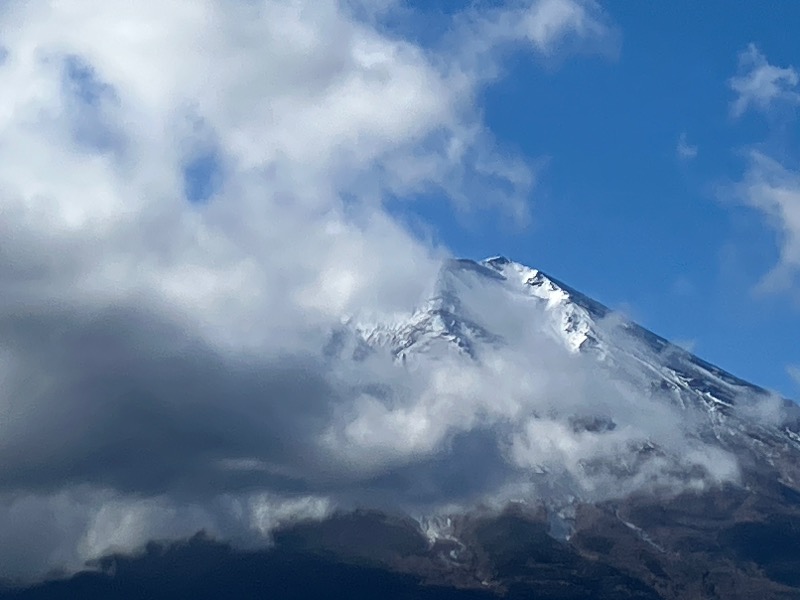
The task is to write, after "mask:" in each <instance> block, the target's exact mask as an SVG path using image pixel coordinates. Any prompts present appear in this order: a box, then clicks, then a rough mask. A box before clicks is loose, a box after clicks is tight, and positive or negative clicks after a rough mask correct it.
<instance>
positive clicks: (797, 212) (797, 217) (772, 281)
mask: <svg viewBox="0 0 800 600" xmlns="http://www.w3.org/2000/svg"><path fill="white" fill-rule="evenodd" d="M736 193H737V197H738V198H739V199H740V200H741V201H742V202H743V203H744V204H746V205H748V206H750V207H752V208H755V209H757V210H758V211H759V212H761V213H762V214H763V215H764V217H765V219H766V222H767V224H768V225H769V226H770V227H772V228H773V229H774V230H775V232H776V236H777V243H778V249H779V254H778V263H777V264H776V265H775V266H774V267H773V269H772V270H771V271H770V272H769V273H768V274H767V275H766V276H765V277H764V279H763V280H762V281H761V284H760V288H761V289H762V290H764V291H787V290H793V289H795V286H796V284H797V276H798V272H800V172H798V171H795V170H792V169H789V168H787V167H785V166H784V165H783V164H781V163H780V162H778V161H776V160H774V159H773V158H770V157H769V156H766V155H765V154H762V153H760V152H758V151H755V150H753V151H751V152H750V153H749V155H748V167H747V170H746V172H745V175H744V178H743V179H742V181H741V182H740V183H739V184H738V185H737V186H736Z"/></svg>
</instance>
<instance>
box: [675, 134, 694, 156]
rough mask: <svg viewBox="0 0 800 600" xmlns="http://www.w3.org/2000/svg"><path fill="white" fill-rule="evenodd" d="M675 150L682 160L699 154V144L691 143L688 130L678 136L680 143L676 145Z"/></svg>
mask: <svg viewBox="0 0 800 600" xmlns="http://www.w3.org/2000/svg"><path fill="white" fill-rule="evenodd" d="M675 152H676V153H677V155H678V158H680V159H681V160H690V159H692V158H695V157H696V156H697V146H695V145H693V144H690V143H689V140H688V138H687V136H686V132H683V133H681V134H680V136H678V144H677V146H676V147H675Z"/></svg>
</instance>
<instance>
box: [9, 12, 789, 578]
mask: <svg viewBox="0 0 800 600" xmlns="http://www.w3.org/2000/svg"><path fill="white" fill-rule="evenodd" d="M390 18H391V19H400V20H402V19H411V20H413V19H414V18H415V17H414V15H413V14H409V13H408V12H407V10H406V9H405V8H403V7H402V6H400V5H399V4H396V3H394V2H391V1H389V2H380V3H364V2H358V1H350V2H346V1H344V0H342V1H340V2H336V1H333V0H325V1H315V2H305V1H303V0H293V1H270V2H241V3H223V2H214V1H211V0H201V1H192V2H177V3H169V4H164V3H160V2H151V1H145V2H138V3H136V4H135V5H133V4H131V3H127V2H115V1H109V2H104V3H102V4H101V5H98V4H97V3H93V2H83V1H75V2H70V3H50V2H44V1H41V2H40V1H30V2H16V1H12V2H7V3H4V4H3V5H2V7H0V43H1V44H2V46H3V52H2V54H1V55H0V56H2V59H0V86H2V88H3V89H4V90H6V91H5V92H4V94H3V95H2V98H0V132H1V133H2V135H0V211H1V212H2V218H0V538H2V539H3V540H4V544H3V545H2V547H0V565H2V569H3V571H2V572H0V576H2V577H9V578H22V579H26V578H31V577H38V576H40V575H42V574H43V573H45V572H47V571H48V570H50V569H58V568H65V569H75V568H79V567H80V566H81V565H82V564H83V563H84V561H86V560H88V559H90V558H93V557H97V556H99V555H101V554H103V553H105V552H107V551H108V550H110V549H132V548H136V547H138V546H140V545H141V544H143V543H145V542H146V541H147V540H149V539H153V538H162V537H180V536H186V535H190V534H192V533H194V532H196V531H197V530H199V529H206V530H207V531H209V532H211V533H212V534H214V535H219V536H221V537H224V538H226V539H234V540H237V541H239V542H240V543H259V542H263V541H264V540H266V539H267V537H268V534H269V531H270V530H271V529H272V528H273V527H274V526H276V525H277V524H279V523H282V522H285V521H286V520H290V519H296V518H306V517H321V516H324V515H325V514H327V513H328V512H329V511H330V510H332V509H333V508H334V507H338V506H344V507H349V506H353V505H370V506H381V507H383V506H388V505H393V506H399V507H401V508H404V509H407V510H411V511H434V512H435V511H443V510H450V509H452V508H453V507H459V506H468V505H473V504H475V503H479V502H480V503H491V502H500V501H502V500H506V499H509V498H513V497H517V496H518V495H520V494H521V495H525V494H534V495H536V496H537V497H548V496H552V497H554V498H560V499H563V498H567V497H570V496H574V495H583V496H585V497H586V498H606V497H609V496H611V495H613V494H617V493H625V492H627V491H630V490H632V489H640V488H641V487H643V486H644V487H646V486H653V485H659V486H667V487H669V488H674V487H676V486H677V487H678V488H682V487H683V486H702V485H707V484H714V483H715V482H721V481H736V480H737V479H738V477H739V469H738V464H737V461H736V459H735V457H734V456H733V455H732V454H731V453H730V452H728V451H726V450H724V449H720V448H719V447H718V446H716V445H714V444H710V443H708V440H706V439H704V438H703V436H702V435H700V433H698V431H700V429H698V427H699V425H698V426H697V427H696V423H695V422H694V421H693V419H694V418H695V416H693V415H694V413H692V412H686V411H682V410H680V409H679V407H677V406H676V405H674V403H670V401H669V400H668V399H665V398H664V397H662V396H663V395H665V394H666V392H664V394H662V392H661V391H655V392H653V394H652V397H651V396H648V397H647V398H642V394H641V384H642V381H639V380H637V379H635V372H634V371H631V370H628V371H625V370H624V369H623V370H620V371H618V373H619V375H612V376H610V375H608V374H607V371H606V370H605V369H604V368H602V367H601V366H599V365H598V363H597V360H596V357H594V356H590V357H587V356H584V355H583V354H581V353H580V352H576V351H575V350H576V348H573V347H570V346H569V345H567V346H565V345H564V343H563V339H562V338H559V337H558V336H555V337H553V336H552V335H545V334H546V333H547V332H548V331H551V329H552V322H551V321H550V320H549V317H548V316H547V315H548V314H549V313H546V312H542V310H541V306H540V304H538V303H539V301H540V300H542V298H537V297H533V296H530V295H528V296H526V295H525V294H524V293H521V292H520V291H519V290H520V289H523V290H524V289H527V288H519V285H521V284H522V283H524V282H522V281H516V282H514V285H515V286H517V287H513V286H512V284H511V283H509V282H510V281H511V279H509V278H508V277H509V275H508V274H507V273H505V272H503V273H499V272H497V271H494V275H492V274H491V273H492V271H491V269H490V267H488V266H486V265H482V266H480V265H478V266H476V267H475V269H470V268H453V267H452V264H453V263H451V262H447V261H446V259H447V258H448V255H449V253H448V251H447V249H445V248H441V247H438V246H436V245H435V244H432V243H430V242H428V241H425V240H421V239H419V237H418V236H415V235H413V234H412V233H410V232H409V230H408V229H407V228H406V226H405V225H404V223H403V221H402V219H401V218H398V217H397V216H396V214H397V211H396V207H397V204H398V202H400V200H398V198H399V197H402V196H404V195H409V194H412V193H420V192H425V191H428V190H431V189H435V190H438V191H440V192H443V193H444V194H445V195H447V196H448V197H449V198H451V199H452V200H453V202H454V203H455V204H456V206H458V207H459V208H460V209H462V210H473V211H483V210H487V209H489V210H490V211H491V212H492V213H495V212H499V213H502V214H505V215H506V217H507V218H510V219H512V220H519V221H524V220H526V219H528V218H529V217H530V215H529V209H528V205H527V198H528V195H529V193H530V191H531V189H532V187H533V182H534V180H535V168H534V166H533V165H531V164H528V163H526V162H525V161H523V160H522V159H519V158H515V157H514V156H509V154H508V153H507V152H505V151H504V150H503V149H502V148H499V147H498V146H497V144H496V143H495V142H494V141H493V139H492V136H491V134H490V132H489V131H488V130H487V128H486V127H485V126H484V124H483V123H482V120H481V107H480V105H479V98H480V93H481V90H482V89H483V86H485V85H486V84H487V82H489V81H491V80H492V79H494V78H495V77H498V76H499V74H500V73H501V72H502V60H501V59H502V58H503V56H504V54H505V53H506V52H508V51H509V48H516V49H520V48H523V49H524V50H525V51H526V52H529V53H532V54H533V55H534V56H536V57H538V58H539V59H541V60H551V59H553V57H555V56H558V57H560V58H564V57H565V56H566V55H567V54H571V53H580V52H582V51H585V50H587V51H600V52H605V51H607V50H608V48H609V45H610V46H613V44H614V43H615V42H614V35H613V28H612V27H611V26H610V25H608V23H607V20H606V19H605V17H604V15H603V14H602V12H601V11H600V10H599V8H598V7H597V6H595V5H594V4H593V3H580V2H575V1H572V0H541V1H539V2H519V3H514V4H513V5H512V6H510V7H506V8H492V7H478V8H474V9H470V10H466V11H464V12H462V13H459V14H456V15H453V16H452V17H449V19H450V20H449V26H448V32H447V33H443V34H441V35H439V37H437V40H436V42H435V43H433V44H427V45H423V44H422V43H421V42H419V41H416V40H415V39H413V38H412V37H408V38H403V37H400V36H399V34H397V33H393V32H392V30H390V29H388V28H387V27H386V26H385V23H386V21H387V20H388V19H390ZM400 30H402V27H401V28H400ZM443 261H445V262H444V264H445V267H444V269H443V268H442V264H443ZM462 266H463V265H462ZM545 301H546V299H545ZM426 302H433V303H434V304H433V305H431V304H426ZM453 302H457V303H458V305H457V306H456V305H455V304H453ZM498 306H502V310H496V309H497V307H498ZM533 307H537V308H536V309H535V310H534V308H533ZM431 310H433V311H434V312H433V313H431V312H430V311H431ZM436 311H439V312H436ZM442 311H444V312H449V314H450V316H451V317H452V316H456V317H458V319H459V327H465V328H466V329H465V331H466V333H464V335H463V341H464V342H465V344H467V345H469V344H470V343H472V342H475V341H476V340H478V341H479V343H480V344H482V346H474V347H473V349H474V350H475V352H477V353H479V354H480V353H482V355H481V356H480V360H476V356H474V355H472V354H471V353H470V352H457V351H452V350H453V348H452V347H451V345H450V344H449V342H448V345H446V346H442V347H441V348H439V350H438V351H435V352H428V354H427V355H426V356H427V357H428V358H426V359H425V360H419V361H417V362H416V363H415V362H414V360H413V358H412V359H409V360H408V361H406V362H405V363H403V362H402V360H400V361H398V353H397V352H396V351H395V349H393V348H392V347H391V346H390V345H389V346H387V345H382V344H381V343H377V342H378V341H380V339H384V338H380V335H378V334H379V333H380V332H379V331H378V325H381V326H383V327H385V328H388V329H386V331H388V332H389V333H388V334H387V335H389V337H391V336H392V335H394V334H395V333H396V330H395V329H392V327H403V326H404V324H406V325H407V324H409V323H411V324H414V323H416V321H415V320H414V319H417V318H426V317H425V315H431V314H433V315H434V318H446V317H447V315H444V312H442ZM437 315H438V317H437ZM442 315H444V317H443V316H442ZM597 322H598V323H601V322H602V323H604V324H603V325H602V327H605V328H608V329H609V330H616V328H618V327H621V326H622V324H623V321H620V322H619V323H617V322H615V321H614V317H608V318H606V319H598V321H597ZM598 326H600V325H598ZM368 327H371V328H372V329H370V330H369V331H367V329H366V328H368ZM386 331H385V332H384V333H386ZM551 333H552V331H551ZM370 334H372V335H373V337H372V338H370V337H369V336H370ZM484 334H485V335H484ZM375 335H377V336H378V337H374V336H375ZM395 337H396V336H395ZM427 339H428V340H429V341H431V343H432V344H433V346H436V345H437V344H440V342H441V340H438V338H436V336H435V335H434V336H433V338H431V337H430V336H429V337H428V338H427ZM570 339H571V338H570ZM618 339H620V340H624V339H627V338H625V337H624V336H623V337H619V338H618ZM376 340H377V341H376ZM437 340H438V341H437ZM450 341H453V340H450ZM456 341H458V340H456ZM373 342H375V343H373ZM620 343H623V342H620ZM631 343H634V342H631ZM456 346H458V347H462V346H460V345H459V344H456ZM637 347H638V346H637ZM429 350H430V349H429ZM462 350H463V347H462ZM626 356H627V355H626ZM631 377H634V379H631ZM765 406H772V405H771V404H768V405H765ZM775 406H776V407H777V408H775V409H774V411H772V412H770V411H769V410H767V411H763V412H764V413H765V414H764V415H762V417H763V419H766V420H769V419H773V420H776V422H777V421H779V420H780V419H782V418H783V417H782V414H781V410H782V408H781V407H780V405H779V404H775ZM773 413H774V414H773ZM697 418H699V417H697ZM648 444H651V445H652V447H653V448H657V449H658V452H656V453H655V454H653V456H652V457H650V458H641V457H642V456H643V455H641V454H639V452H640V451H641V450H642V449H643V448H645V447H646V446H647V445H648ZM623 455H627V456H630V457H631V460H632V461H633V463H636V464H633V463H632V464H628V465H626V464H622V468H623V471H625V472H623V473H614V472H609V468H610V466H611V465H612V464H615V465H616V464H617V463H618V462H619V461H618V458H619V457H620V456H623ZM640 459H641V460H642V461H643V462H642V464H639V463H637V461H638V460H640ZM675 461H677V462H675ZM677 467H680V469H679V472H678V475H676V473H675V469H676V468H677ZM686 468H688V469H690V470H691V468H697V469H698V471H697V476H696V477H689V478H686V477H685V476H684V474H685V469H686ZM531 473H535V474H539V475H541V474H548V473H549V474H554V475H553V477H549V478H545V479H542V478H538V479H537V478H536V477H533V478H532V475H531ZM540 480H541V481H545V483H538V482H539V481H540Z"/></svg>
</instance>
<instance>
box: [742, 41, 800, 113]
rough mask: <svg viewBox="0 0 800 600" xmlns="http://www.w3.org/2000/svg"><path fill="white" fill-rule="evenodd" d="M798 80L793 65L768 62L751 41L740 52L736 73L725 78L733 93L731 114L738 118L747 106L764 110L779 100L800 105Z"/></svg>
mask: <svg viewBox="0 0 800 600" xmlns="http://www.w3.org/2000/svg"><path fill="white" fill-rule="evenodd" d="M799 81H800V77H799V76H798V73H797V70H796V69H795V68H794V67H792V66H789V67H777V66H775V65H772V64H770V63H769V62H768V61H767V58H766V57H765V56H764V54H763V53H762V52H761V51H760V50H759V49H758V47H757V46H756V45H755V44H750V45H748V46H747V48H746V49H745V50H743V51H742V52H741V53H740V54H739V72H738V74H737V75H736V76H734V77H731V78H730V79H729V80H728V85H729V86H730V88H731V90H733V92H734V93H735V94H736V98H735V99H734V101H733V103H732V104H731V114H732V115H733V116H734V117H740V116H742V115H743V114H744V113H745V112H746V111H747V110H749V109H753V110H759V111H761V112H767V111H769V110H770V109H771V108H772V107H773V106H774V105H775V104H776V103H778V102H786V103H790V104H792V105H797V104H800V92H798V90H797V85H798V82H799Z"/></svg>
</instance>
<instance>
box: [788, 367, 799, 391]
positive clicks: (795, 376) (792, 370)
mask: <svg viewBox="0 0 800 600" xmlns="http://www.w3.org/2000/svg"><path fill="white" fill-rule="evenodd" d="M786 372H787V373H788V374H789V377H791V378H792V381H794V382H795V384H796V385H797V386H798V387H800V365H788V366H787V367H786Z"/></svg>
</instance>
